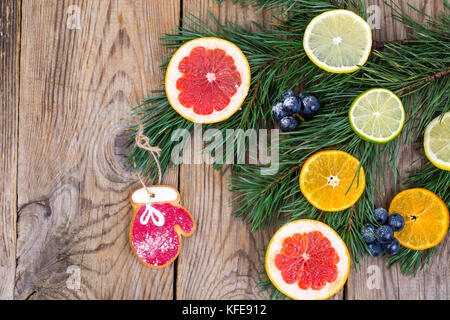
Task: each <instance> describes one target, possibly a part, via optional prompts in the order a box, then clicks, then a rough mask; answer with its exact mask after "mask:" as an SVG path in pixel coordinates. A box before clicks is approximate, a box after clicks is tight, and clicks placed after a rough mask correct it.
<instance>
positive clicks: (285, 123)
mask: <svg viewBox="0 0 450 320" xmlns="http://www.w3.org/2000/svg"><path fill="white" fill-rule="evenodd" d="M297 126H298V120H297V119H295V118H294V117H292V116H286V117H284V118H283V119H281V121H280V129H281V131H284V132H289V131H294V130H295V129H297Z"/></svg>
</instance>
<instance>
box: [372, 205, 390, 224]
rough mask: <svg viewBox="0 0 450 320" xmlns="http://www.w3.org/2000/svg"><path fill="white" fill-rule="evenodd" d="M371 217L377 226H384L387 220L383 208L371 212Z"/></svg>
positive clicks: (386, 213) (386, 214)
mask: <svg viewBox="0 0 450 320" xmlns="http://www.w3.org/2000/svg"><path fill="white" fill-rule="evenodd" d="M373 217H374V218H375V220H376V221H377V222H378V223H379V224H385V223H386V221H387V218H388V212H387V211H386V209H384V208H377V209H375V211H374V212H373Z"/></svg>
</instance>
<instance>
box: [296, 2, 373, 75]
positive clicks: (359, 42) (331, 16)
mask: <svg viewBox="0 0 450 320" xmlns="http://www.w3.org/2000/svg"><path fill="white" fill-rule="evenodd" d="M303 47H304V49H305V52H306V54H307V56H308V57H309V58H310V59H311V61H312V62H313V63H314V64H315V65H317V66H318V67H319V68H322V69H324V70H326V71H328V72H333V73H347V72H353V71H356V70H358V69H359V68H360V66H362V65H364V63H366V61H367V59H368V58H369V55H370V50H371V48H372V31H371V30H370V26H369V24H368V23H367V22H366V21H365V20H364V19H363V18H361V17H360V16H358V15H357V14H355V13H353V12H351V11H349V10H331V11H327V12H324V13H322V14H320V15H318V16H317V17H315V18H314V19H312V20H311V22H310V23H309V24H308V26H307V27H306V30H305V34H304V36H303Z"/></svg>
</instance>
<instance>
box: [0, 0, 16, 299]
mask: <svg viewBox="0 0 450 320" xmlns="http://www.w3.org/2000/svg"><path fill="white" fill-rule="evenodd" d="M19 52H20V1H2V2H1V3H0V65H1V73H0V74H1V76H2V78H1V81H0V97H1V111H0V299H12V298H13V296H14V277H15V272H16V219H17V216H16V212H17V128H18V116H19V112H18V111H19V71H20V66H19V60H20V57H19Z"/></svg>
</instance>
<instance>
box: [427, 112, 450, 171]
mask: <svg viewBox="0 0 450 320" xmlns="http://www.w3.org/2000/svg"><path fill="white" fill-rule="evenodd" d="M424 149H425V154H426V156H427V158H428V159H429V160H430V161H431V163H433V164H434V165H435V166H436V167H438V168H440V169H443V170H447V171H450V111H449V112H447V113H445V114H444V116H443V117H442V116H439V117H437V118H436V119H434V120H433V121H431V122H430V124H429V125H428V126H427V128H426V129H425V139H424Z"/></svg>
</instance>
